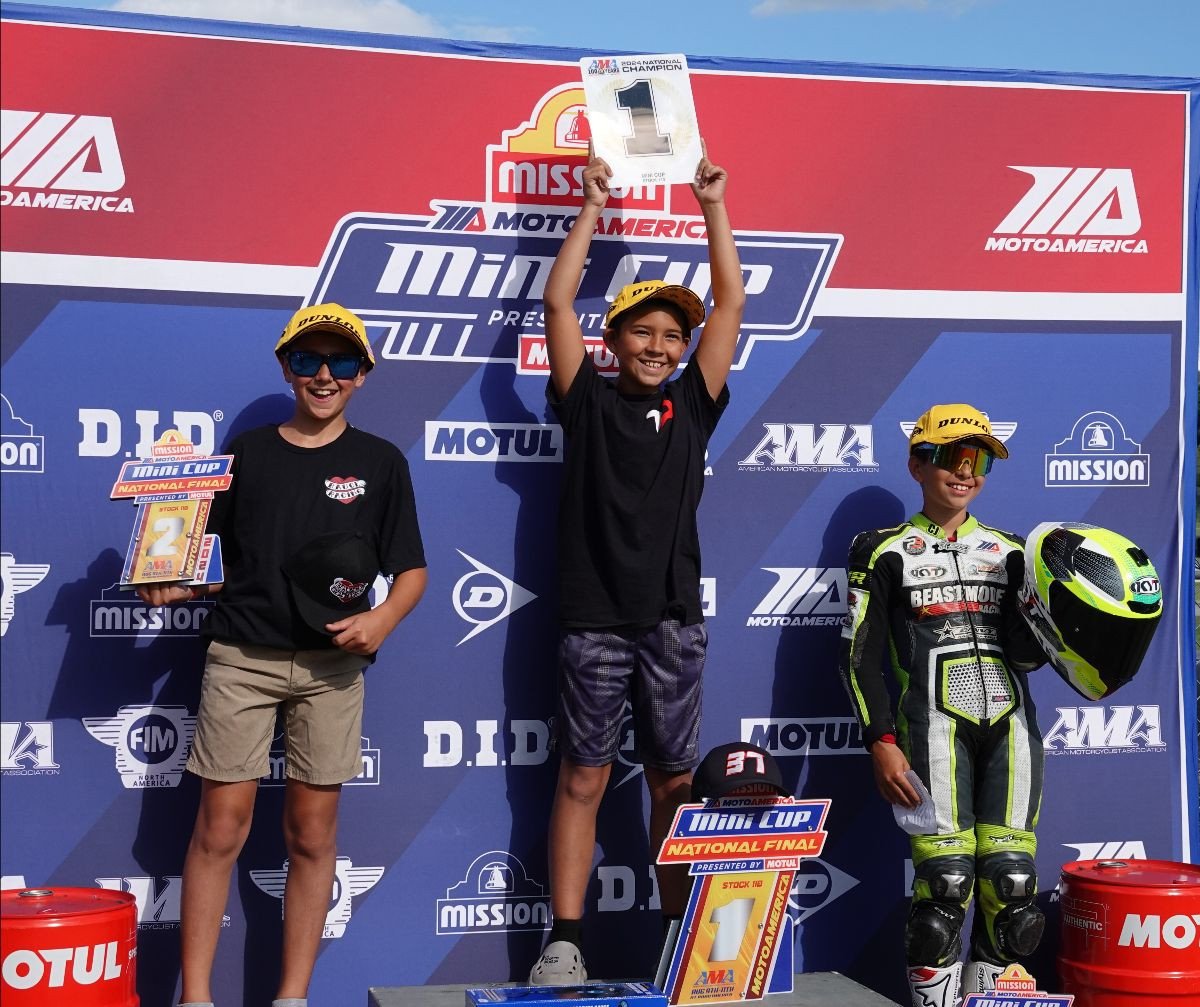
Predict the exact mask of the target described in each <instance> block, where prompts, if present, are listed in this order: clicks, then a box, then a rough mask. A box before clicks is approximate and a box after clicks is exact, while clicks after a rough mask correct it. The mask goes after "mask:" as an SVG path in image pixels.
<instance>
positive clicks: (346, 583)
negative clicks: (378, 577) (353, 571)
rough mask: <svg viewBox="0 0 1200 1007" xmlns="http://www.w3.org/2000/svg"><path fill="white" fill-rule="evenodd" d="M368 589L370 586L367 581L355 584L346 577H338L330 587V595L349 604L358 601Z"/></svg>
mask: <svg viewBox="0 0 1200 1007" xmlns="http://www.w3.org/2000/svg"><path fill="white" fill-rule="evenodd" d="M368 587H370V585H369V584H368V583H367V582H366V581H365V580H364V581H360V582H358V583H355V582H354V581H352V580H346V578H345V577H338V578H337V579H336V580H334V582H333V583H332V584H330V585H329V593H330V594H331V595H333V596H334V597H335V598H336V599H337V600H338V601H340V602H342V603H343V604H348V603H349V602H352V601H358V599H359V598H361V597H362V596H363V592H364V591H366V589H367V588H368Z"/></svg>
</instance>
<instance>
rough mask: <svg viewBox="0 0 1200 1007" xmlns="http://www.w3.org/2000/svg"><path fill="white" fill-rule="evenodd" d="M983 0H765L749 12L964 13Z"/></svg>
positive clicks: (764, 13)
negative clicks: (897, 11)
mask: <svg viewBox="0 0 1200 1007" xmlns="http://www.w3.org/2000/svg"><path fill="white" fill-rule="evenodd" d="M980 2H983V0H762V2H761V3H758V4H755V5H754V7H752V8H751V10H750V13H751V14H754V15H755V16H757V17H771V16H772V15H775V14H810V13H818V12H821V11H841V12H846V11H854V10H868V11H890V10H912V11H928V12H930V13H933V12H945V13H948V14H961V13H962V12H963V11H965V10H968V9H969V8H971V7H976V6H978V5H979V3H980Z"/></svg>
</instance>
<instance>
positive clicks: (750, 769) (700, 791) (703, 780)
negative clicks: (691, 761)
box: [692, 742, 788, 801]
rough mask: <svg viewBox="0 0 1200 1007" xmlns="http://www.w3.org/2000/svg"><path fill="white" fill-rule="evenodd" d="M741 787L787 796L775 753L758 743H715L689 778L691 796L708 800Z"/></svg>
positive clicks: (698, 799) (694, 798)
mask: <svg viewBox="0 0 1200 1007" xmlns="http://www.w3.org/2000/svg"><path fill="white" fill-rule="evenodd" d="M742 787H755V789H757V788H759V787H764V788H767V789H769V790H772V791H774V792H775V793H777V794H783V795H784V796H785V797H786V796H787V795H788V788H787V787H786V786H784V783H783V774H782V773H781V772H780V771H779V763H777V762H776V761H775V756H773V755H772V754H771V753H770V752H768V751H767V750H766V749H765V748H759V747H758V746H757V745H748V744H744V743H743V742H732V743H731V744H728V745H718V746H717V747H716V748H714V749H713V750H712V751H711V752H709V753H708V754H707V755H706V756H705V757H704V758H703V759H702V760H701V761H700V765H699V766H697V767H696V774H695V776H693V777H692V799H693V800H696V801H711V800H714V799H716V798H718V797H724V796H725V795H726V794H730V793H732V792H733V791H735V790H740V789H741V788H742Z"/></svg>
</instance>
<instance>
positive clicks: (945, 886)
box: [904, 856, 975, 966]
mask: <svg viewBox="0 0 1200 1007" xmlns="http://www.w3.org/2000/svg"><path fill="white" fill-rule="evenodd" d="M974 884H975V861H974V860H973V859H972V858H971V857H968V856H953V857H930V858H929V859H928V860H925V861H923V862H922V863H920V864H918V865H917V868H916V872H915V878H914V880H913V891H914V893H915V894H914V897H913V904H912V909H910V910H909V914H908V923H907V924H906V926H905V928H904V946H905V954H906V955H907V956H908V964H909V965H932V966H942V965H945V964H946V963H947V962H952V961H954V960H956V959H957V958H958V955H959V952H960V951H961V950H962V939H961V937H960V931H961V930H962V925H963V920H964V919H965V918H966V906H967V902H968V901H969V900H970V898H971V890H972V888H973V887H974Z"/></svg>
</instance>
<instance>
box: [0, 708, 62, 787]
mask: <svg viewBox="0 0 1200 1007" xmlns="http://www.w3.org/2000/svg"><path fill="white" fill-rule="evenodd" d="M58 771H59V765H58V763H57V762H55V761H54V724H53V723H52V722H51V721H49V720H28V721H24V722H22V721H19V720H17V721H11V720H6V721H4V723H2V724H0V774H3V775H4V776H57V775H58Z"/></svg>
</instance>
